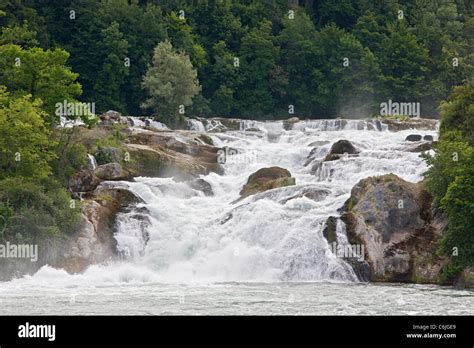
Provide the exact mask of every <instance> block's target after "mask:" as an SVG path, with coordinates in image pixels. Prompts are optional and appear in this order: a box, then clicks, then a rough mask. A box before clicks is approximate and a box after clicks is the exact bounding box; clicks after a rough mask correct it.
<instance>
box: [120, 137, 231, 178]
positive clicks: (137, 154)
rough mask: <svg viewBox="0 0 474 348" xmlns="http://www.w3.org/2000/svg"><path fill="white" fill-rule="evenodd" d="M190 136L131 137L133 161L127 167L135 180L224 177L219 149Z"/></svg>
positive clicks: (128, 146) (130, 150)
mask: <svg viewBox="0 0 474 348" xmlns="http://www.w3.org/2000/svg"><path fill="white" fill-rule="evenodd" d="M193 135H194V133H189V132H184V131H181V132H178V131H176V132H174V133H172V132H160V133H155V132H140V133H136V134H131V135H130V136H129V138H128V139H129V144H127V145H126V146H127V150H128V151H129V153H130V157H131V158H130V161H128V162H127V163H126V165H125V167H126V169H128V170H129V171H131V172H132V173H133V175H134V176H156V177H171V176H174V177H176V178H178V179H185V180H187V179H192V178H196V177H198V176H199V175H201V174H209V173H210V172H215V173H219V174H222V173H223V169H222V167H221V165H220V163H219V162H218V156H219V155H218V151H219V150H220V149H219V148H217V147H214V146H210V145H205V144H202V142H198V141H196V140H195V139H194V137H193Z"/></svg>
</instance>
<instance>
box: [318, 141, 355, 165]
mask: <svg viewBox="0 0 474 348" xmlns="http://www.w3.org/2000/svg"><path fill="white" fill-rule="evenodd" d="M358 153H359V151H358V150H357V149H356V147H355V146H354V145H352V143H351V142H350V141H349V140H344V139H343V140H338V141H337V142H335V143H334V144H333V145H332V146H331V149H330V150H329V153H328V154H327V155H326V157H325V158H324V160H325V161H334V160H337V159H340V158H341V155H345V154H349V155H357V154H358Z"/></svg>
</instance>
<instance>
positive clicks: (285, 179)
mask: <svg viewBox="0 0 474 348" xmlns="http://www.w3.org/2000/svg"><path fill="white" fill-rule="evenodd" d="M290 185H295V178H292V177H291V173H290V172H289V171H288V170H286V169H284V168H280V167H269V168H262V169H259V170H257V171H256V172H255V173H253V174H252V175H250V176H249V178H248V180H247V183H246V184H245V185H244V187H243V188H242V190H241V191H240V196H241V198H245V197H247V196H250V195H253V194H255V193H257V192H263V191H266V190H270V189H274V188H277V187H284V186H290Z"/></svg>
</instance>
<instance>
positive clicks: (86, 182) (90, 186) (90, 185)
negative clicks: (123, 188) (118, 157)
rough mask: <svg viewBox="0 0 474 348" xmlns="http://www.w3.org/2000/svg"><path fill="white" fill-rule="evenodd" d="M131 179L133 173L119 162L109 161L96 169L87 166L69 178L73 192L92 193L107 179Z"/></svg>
mask: <svg viewBox="0 0 474 348" xmlns="http://www.w3.org/2000/svg"><path fill="white" fill-rule="evenodd" d="M126 179H131V173H130V172H129V171H128V170H124V169H123V168H122V166H121V165H120V164H119V163H116V162H114V163H107V164H103V165H100V166H98V167H97V168H95V169H91V168H90V167H86V168H83V169H81V170H80V171H79V172H77V173H76V174H74V175H73V176H72V177H71V178H70V179H69V189H70V190H71V191H72V192H79V193H90V192H91V191H94V190H95V188H96V187H97V186H98V185H99V184H100V183H101V182H102V181H105V180H126Z"/></svg>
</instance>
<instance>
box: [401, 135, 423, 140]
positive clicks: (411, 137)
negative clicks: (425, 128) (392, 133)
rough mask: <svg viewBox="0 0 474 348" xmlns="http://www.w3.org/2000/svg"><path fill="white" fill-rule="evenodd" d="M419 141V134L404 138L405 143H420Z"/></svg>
mask: <svg viewBox="0 0 474 348" xmlns="http://www.w3.org/2000/svg"><path fill="white" fill-rule="evenodd" d="M421 139H422V137H421V135H420V134H410V135H408V136H407V137H406V138H405V141H420V140H421Z"/></svg>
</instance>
